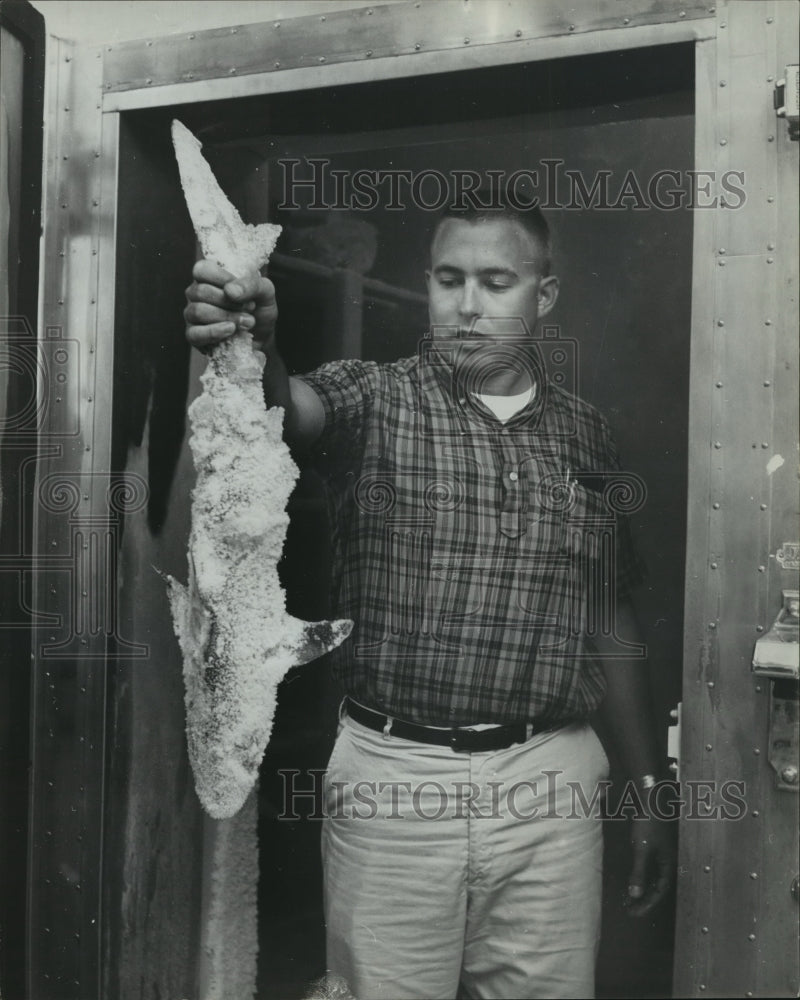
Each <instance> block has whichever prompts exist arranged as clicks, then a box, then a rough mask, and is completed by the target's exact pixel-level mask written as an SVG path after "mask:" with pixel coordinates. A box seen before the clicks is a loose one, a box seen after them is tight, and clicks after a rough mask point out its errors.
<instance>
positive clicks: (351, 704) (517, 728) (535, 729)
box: [344, 698, 566, 753]
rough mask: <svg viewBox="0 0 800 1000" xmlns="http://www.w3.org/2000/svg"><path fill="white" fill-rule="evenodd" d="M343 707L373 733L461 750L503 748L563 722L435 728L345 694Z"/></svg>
mask: <svg viewBox="0 0 800 1000" xmlns="http://www.w3.org/2000/svg"><path fill="white" fill-rule="evenodd" d="M344 705H345V709H346V711H347V714H348V715H349V716H350V718H351V719H355V721H356V722H360V723H361V725H362V726H366V727H367V728H368V729H374V730H375V732H376V733H383V734H384V735H385V736H386V737H387V738H388V737H390V736H398V737H400V739H403V740H416V741H417V742H418V743H431V744H433V745H434V746H440V747H451V748H452V749H453V750H454V751H456V752H460V753H480V752H481V751H486V750H505V748H506V747H510V746H513V744H514V743H524V742H525V741H526V740H529V739H530V738H531V736H535V735H536V734H537V733H543V732H545V731H547V730H548V729H559V728H560V727H561V726H564V725H566V722H554V721H553V720H552V719H550V720H547V721H546V722H545V721H544V720H536V719H534V720H533V721H532V722H528V723H526V722H519V723H516V724H515V725H513V726H495V727H494V728H493V729H469V728H468V727H465V728H453V729H437V728H434V727H433V726H419V725H417V724H416V723H414V722H404V721H403V720H402V719H395V718H393V717H391V716H388V715H382V714H381V713H380V712H373V711H372V709H371V708H365V707H364V706H363V705H359V704H358V702H355V701H353V700H352V699H351V698H345V700H344Z"/></svg>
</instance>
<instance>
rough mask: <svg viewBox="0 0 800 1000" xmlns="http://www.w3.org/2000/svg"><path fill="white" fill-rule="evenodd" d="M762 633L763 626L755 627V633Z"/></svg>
mask: <svg viewBox="0 0 800 1000" xmlns="http://www.w3.org/2000/svg"><path fill="white" fill-rule="evenodd" d="M763 631H764V626H763V625H756V632H763Z"/></svg>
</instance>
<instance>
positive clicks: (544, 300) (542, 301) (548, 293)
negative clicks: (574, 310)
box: [539, 274, 559, 318]
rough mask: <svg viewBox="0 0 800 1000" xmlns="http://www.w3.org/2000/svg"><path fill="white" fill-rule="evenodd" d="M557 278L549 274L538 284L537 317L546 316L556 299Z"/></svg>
mask: <svg viewBox="0 0 800 1000" xmlns="http://www.w3.org/2000/svg"><path fill="white" fill-rule="evenodd" d="M558 288H559V283H558V278H557V277H556V276H555V275H554V274H551V275H550V276H549V277H547V278H542V280H541V281H540V283H539V317H540V318H541V317H542V316H546V315H547V314H548V313H549V312H550V310H551V309H552V308H553V306H554V305H555V304H556V299H558Z"/></svg>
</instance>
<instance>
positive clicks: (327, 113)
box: [115, 45, 694, 998]
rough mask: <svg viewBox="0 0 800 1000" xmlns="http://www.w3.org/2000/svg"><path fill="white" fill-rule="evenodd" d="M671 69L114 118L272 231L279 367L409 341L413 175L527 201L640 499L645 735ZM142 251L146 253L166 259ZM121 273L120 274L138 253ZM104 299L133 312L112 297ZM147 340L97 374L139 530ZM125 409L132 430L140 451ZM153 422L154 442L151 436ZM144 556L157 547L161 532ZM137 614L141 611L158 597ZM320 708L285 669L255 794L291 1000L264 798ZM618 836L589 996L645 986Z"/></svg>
mask: <svg viewBox="0 0 800 1000" xmlns="http://www.w3.org/2000/svg"><path fill="white" fill-rule="evenodd" d="M693 60H694V52H693V47H692V46H691V45H680V46H668V47H660V48H652V49H647V50H630V51H625V52H616V53H610V54H602V55H593V56H584V57H575V58H571V59H562V60H558V61H555V62H552V63H534V64H526V65H519V66H505V67H494V68H488V69H479V70H471V71H467V72H461V73H448V74H442V75H439V76H430V77H425V78H420V79H401V80H392V81H375V82H372V83H369V84H363V85H353V86H347V87H344V86H343V87H336V88H328V89H326V90H324V91H304V92H296V93H291V94H280V95H272V96H269V97H263V98H247V99H242V100H239V101H235V102H233V101H230V102H228V101H226V102H215V103H209V104H194V105H191V106H187V107H185V108H178V109H175V108H173V109H167V110H166V111H165V112H164V111H158V112H136V113H131V114H130V115H128V116H127V118H128V122H129V125H130V127H131V129H132V130H133V131H134V132H137V133H138V134H139V135H140V137H144V140H143V141H145V142H152V143H154V144H155V145H157V146H158V147H159V148H160V149H161V151H162V154H161V162H162V163H164V164H166V163H168V160H169V147H168V124H169V120H170V118H171V117H172V116H173V115H176V116H178V117H180V118H181V119H182V120H183V121H184V122H185V123H186V124H187V125H188V126H189V127H190V128H192V129H193V130H195V132H196V133H197V134H198V135H199V137H200V138H201V139H202V140H203V141H204V143H205V144H206V151H207V152H208V154H209V158H210V159H212V162H213V165H214V167H215V170H216V172H217V174H218V176H219V178H220V181H221V182H222V184H223V187H225V188H226V190H227V191H228V192H229V194H230V195H231V197H232V200H233V201H234V202H235V203H236V204H237V207H238V208H239V209H240V211H241V213H242V215H243V217H244V218H245V219H246V221H248V222H253V223H255V222H261V221H265V220H267V219H269V220H270V221H276V222H280V223H281V224H283V225H284V227H285V233H284V236H283V237H282V242H281V243H280V244H279V246H278V250H277V254H276V257H275V258H274V259H273V263H272V264H271V268H270V276H271V277H272V279H273V280H274V282H275V284H276V288H277V293H278V300H279V306H280V320H279V330H278V337H279V342H280V344H281V347H282V350H283V353H284V356H285V357H286V360H287V363H288V364H289V366H290V367H291V368H292V370H294V371H304V370H310V369H311V368H313V367H315V366H316V365H318V364H319V363H321V362H323V361H325V360H329V359H334V358H338V357H345V356H347V357H355V356H360V357H363V358H365V359H372V360H376V361H379V362H384V361H390V360H395V359H397V358H399V357H403V356H408V355H411V354H413V353H415V352H416V350H417V349H418V344H419V340H420V338H421V336H422V334H423V333H424V331H425V324H426V319H427V314H426V306H425V295H424V292H425V289H424V282H423V271H424V268H425V264H426V260H427V243H428V239H429V235H430V230H431V225H432V222H433V220H434V218H435V212H433V211H432V210H430V208H429V209H426V208H425V207H420V206H419V205H416V206H415V205H414V204H413V198H410V197H409V196H408V187H409V185H410V183H413V179H414V178H417V179H418V178H420V176H421V175H422V174H423V173H425V172H427V179H426V180H425V182H424V184H422V182H420V187H419V189H418V191H417V193H418V194H421V197H422V198H423V199H425V200H426V201H427V203H428V205H429V206H430V205H431V204H432V203H433V202H434V201H435V200H436V188H437V185H438V184H439V181H438V180H437V178H445V182H446V183H448V184H450V183H455V181H454V180H453V179H454V178H456V176H457V175H459V173H461V174H463V173H464V172H465V171H474V172H476V173H478V174H481V175H485V174H486V173H487V172H488V171H502V172H504V173H505V175H506V176H507V177H508V176H511V175H513V174H515V173H518V174H519V175H520V176H521V177H523V175H524V178H523V179H524V184H523V183H522V181H521V182H520V183H521V187H520V191H521V192H523V196H524V197H526V198H527V197H529V194H530V192H533V193H534V194H536V195H538V197H539V198H540V200H541V204H542V207H543V209H544V210H545V212H546V214H547V216H548V220H549V221H550V224H551V226H552V229H553V231H554V234H555V245H556V247H555V263H554V271H555V272H556V273H557V274H559V276H560V277H561V282H562V293H561V298H560V301H559V303H558V306H557V309H556V311H555V312H554V313H553V314H552V315H551V317H550V321H551V322H552V324H553V325H554V327H557V333H558V335H559V338H560V339H561V341H562V342H563V345H565V346H566V349H565V350H564V351H563V354H564V357H563V359H562V360H560V361H559V362H558V363H559V364H561V365H562V366H563V372H564V377H565V378H566V379H567V380H568V382H567V385H568V387H569V388H573V389H574V391H576V392H577V393H578V394H579V395H581V396H582V397H583V398H584V399H586V400H587V401H588V402H590V403H592V404H594V405H595V406H597V408H598V409H599V410H600V411H601V412H602V413H604V414H605V415H606V417H607V418H608V419H609V421H610V423H611V425H612V427H613V429H614V431H615V434H616V438H617V442H618V444H619V447H620V451H621V455H622V461H623V467H624V468H625V469H627V470H630V471H632V472H635V473H637V474H638V475H639V476H640V477H641V478H642V479H643V480H644V481H645V483H646V485H647V503H646V505H645V506H644V508H643V509H642V510H641V511H639V512H638V513H637V515H636V519H635V522H634V531H635V535H636V540H637V544H638V546H639V549H640V551H641V553H642V555H643V558H644V561H645V562H646V564H647V565H648V567H649V577H648V581H647V583H646V584H645V585H644V586H643V588H642V589H641V592H640V593H639V594H638V595H637V605H638V609H639V613H640V617H641V621H642V624H643V627H644V632H645V639H646V642H647V644H648V647H649V650H650V670H651V674H652V678H653V685H654V690H655V697H656V707H657V715H658V719H659V724H660V727H661V729H662V733H663V738H664V739H665V737H666V728H667V725H668V713H669V710H670V709H671V708H672V707H674V705H675V704H676V703H677V702H678V700H679V699H680V689H681V667H680V665H681V659H682V642H683V635H682V631H683V595H684V585H683V577H684V550H685V534H686V528H685V508H686V465H687V454H686V453H687V443H686V442H687V426H688V373H689V337H690V303H691V268H692V251H691V248H692V214H691V210H690V206H691V183H692V182H691V173H690V172H691V170H692V169H693V166H694V163H693V143H694V61H693ZM323 161H324V165H323V166H320V164H321V163H322V162H323ZM126 169H129V170H131V171H135V170H136V169H137V168H136V167H135V165H130V166H129V168H126ZM315 171H316V173H315ZM337 172H338V173H337ZM357 172H362V174H361V176H362V178H364V177H366V178H381V177H382V178H383V181H381V182H378V180H376V181H375V186H376V188H377V200H376V203H375V205H374V207H369V206H368V203H369V201H370V198H369V197H368V196H367V195H364V197H363V198H361V199H358V198H354V197H353V196H352V190H350V194H349V195H348V193H347V191H345V192H344V196H343V198H339V194H340V193H341V192H338V191H337V183H338V182H337V180H336V177H337V176H339V177H345V178H349V179H350V180H351V181H352V179H353V178H354V177H355V175H356V173H357ZM323 175H324V176H323ZM401 175H402V176H404V177H411V178H412V182H406V181H402V180H400V181H397V183H398V184H399V185H400V187H399V188H398V189H397V190H396V196H397V200H398V201H400V202H401V203H402V207H401V208H397V207H394V208H392V207H389V205H390V201H391V197H392V194H391V190H390V186H389V185H390V184H391V183H392V182H391V181H389V180H388V178H389V177H390V176H394V177H395V178H399V177H401ZM534 175H535V177H534ZM320 177H322V180H319V178H320ZM318 180H319V182H318ZM403 185H406V187H405V188H403ZM525 185H527V187H526V186H525ZM362 190H363V189H362ZM404 190H405V193H403V192H404ZM418 200H419V199H418ZM365 204H367V207H365ZM337 205H338V206H339V207H337ZM281 206H283V207H281ZM295 206H296V207H295ZM136 215H137V214H136V213H135V212H133V211H132V210H131V211H129V212H128V214H127V216H126V218H125V219H124V220H123V230H122V231H123V232H124V231H125V229H124V226H128V227H131V228H130V231H131V232H133V231H134V230H135V228H136V226H137V225H139V224H140V222H139V221H137V217H136ZM180 240H183V242H182V244H181V248H182V249H181V250H180V253H181V254H183V255H184V257H183V258H182V259H181V260H180V261H179V263H178V266H177V267H175V268H172V272H173V273H175V274H176V280H177V272H178V271H180V270H181V268H183V274H184V278H183V279H182V280H181V283H180V284H177V289H178V290H179V291H180V289H182V287H183V285H184V284H186V283H187V282H188V275H189V271H190V269H191V258H190V250H189V249H188V247H189V243H190V241H189V242H187V240H186V237H185V232H184V233H183V235H182V236H181V237H180ZM180 240H179V238H178V237H177V236H176V237H172V238H171V250H170V251H169V252H172V253H178V249H177V247H178V243H179V242H180ZM145 242H146V241H145ZM168 242H170V241H168ZM156 243H157V241H156V242H153V241H152V240H151V248H152V253H153V260H154V261H155V260H156V257H157V256H158V255H159V254H162V253H164V252H165V251H166V250H168V249H169V248H168V247H167V246H166V244H165V245H164V246H162V247H160V248H158V247H157V246H156ZM120 245H121V246H123V245H124V241H122V242H121V244H120ZM137 261H138V264H137V266H142V256H141V253H140V254H139V255H138V256H137ZM159 266H160V265H159ZM127 295H128V296H129V299H128V301H129V303H130V305H131V306H133V305H135V301H136V293H135V291H134V290H133V288H132V287H129V289H128V292H127ZM179 298H180V295H177V296H176V295H175V294H174V293H173V294H172V296H171V308H173V309H174V311H175V319H174V322H173V324H172V328H171V331H170V332H169V334H168V336H169V337H170V338H172V340H174V339H175V338H178V340H179V339H180V332H179V330H180V318H179V315H178V314H179V303H178V299H179ZM119 314H120V313H118V315H119ZM164 329H165V330H166V327H165V328H164ZM164 336H167V334H166V332H164V333H157V334H156V335H155V336H149V339H147V340H145V341H144V342H141V341H140V342H139V343H138V348H137V349H138V350H139V354H138V355H137V358H136V359H134V358H133V355H132V353H131V352H132V350H133V349H132V348H131V347H128V348H127V351H128V354H127V361H124V357H123V355H124V351H125V350H126V349H125V348H124V347H123V348H121V349H122V351H123V354H121V355H120V356H119V357H120V360H119V361H118V365H121V366H123V365H124V364H127V365H129V366H132V365H140V366H141V365H145V366H146V367H147V369H148V372H149V373H150V381H149V382H148V386H154V387H155V388H154V395H153V400H152V404H150V405H149V410H148V404H147V398H146V397H143V396H142V395H141V383H139V385H138V387H136V386H137V383H136V380H135V379H133V380H132V379H129V378H124V377H119V378H118V382H117V386H116V389H115V408H116V409H115V412H116V414H117V416H115V426H116V425H118V426H119V427H120V428H122V421H123V417H122V414H123V413H124V412H125V409H126V399H127V400H133V401H134V402H135V403H136V405H135V406H134V407H133V408H132V409H131V408H128V411H127V415H126V416H125V417H124V420H125V421H127V426H128V430H127V431H124V430H123V429H121V430H120V432H119V434H118V436H117V455H118V457H119V458H120V464H119V467H120V468H122V467H123V466H124V464H125V458H124V455H125V451H126V448H127V447H128V445H129V444H130V443H131V441H133V440H135V439H136V437H137V435H138V442H137V444H138V445H139V446H142V445H143V446H144V447H146V448H148V449H149V452H150V458H151V462H150V471H151V480H152V481H151V490H154V494H153V495H154V496H155V500H154V501H153V502H152V505H151V511H150V515H151V517H150V523H149V529H148V530H149V531H150V532H151V534H152V537H153V538H155V537H156V536H157V535H159V534H160V533H162V532H164V531H165V530H168V529H169V527H170V526H172V527H173V528H174V527H175V526H176V525H178V524H181V523H185V522H186V520H187V519H188V506H186V505H187V504H188V487H187V480H189V481H190V476H191V472H190V467H189V465H187V462H186V443H185V441H184V442H183V445H182V450H181V447H180V446H179V445H180V443H179V441H177V440H176V439H175V434H174V420H175V416H176V408H175V389H176V382H175V380H174V378H172V377H171V376H172V375H174V373H175V372H176V371H178V370H179V371H180V372H182V378H183V377H185V374H186V372H187V371H188V365H187V359H186V353H185V352H184V351H183V349H182V347H177V346H175V344H172V340H171V341H170V343H171V344H172V347H170V351H171V352H172V354H171V359H172V360H169V361H165V353H164V346H163V344H162V343H161V342H160V338H162V339H163V337H164ZM118 339H119V334H118ZM173 348H174V350H173ZM119 370H120V372H124V371H128V372H129V371H130V370H131V369H130V367H129V368H128V369H125V368H124V367H120V369H119ZM184 384H185V383H181V386H180V387H179V388H181V390H182V387H183V385H184ZM148 391H149V389H148ZM166 400H170V402H169V405H168V406H167V405H162V404H165V401H166ZM182 402H183V401H182ZM145 418H146V419H147V420H149V422H150V431H149V437H148V438H147V440H145V441H143V440H142V427H143V426H144V421H145ZM137 420H138V423H136V421H137ZM159 422H160V426H161V427H162V428H163V427H170V428H171V432H170V433H171V437H168V438H167V439H165V438H164V437H163V436H159V434H158V433H157V431H158V426H159ZM134 424H135V425H136V426H134ZM154 432H156V433H154ZM148 442H150V443H148ZM115 467H117V466H115ZM171 484H173V485H172V486H171ZM175 484H176V485H175ZM180 505H183V506H182V507H181V509H178V507H179V506H180ZM290 510H291V514H292V527H291V529H290V533H289V538H288V541H287V547H286V551H285V557H284V560H283V565H282V572H283V578H284V581H285V585H286V588H287V592H288V604H289V611H290V612H291V613H292V614H294V615H297V616H298V617H302V618H306V619H318V618H322V617H325V616H326V615H327V613H328V609H327V582H326V577H327V572H328V558H327V548H328V539H327V528H326V524H325V514H324V504H323V502H322V498H321V492H320V487H319V483H318V482H315V481H314V479H313V477H311V476H304V477H303V478H302V479H301V482H300V485H299V486H298V489H297V491H296V493H295V495H294V497H293V499H292V501H291V504H290ZM165 525H166V526H167V527H166V529H165ZM163 537H164V536H163V535H162V538H163ZM159 544H161V545H162V548H163V547H164V546H167V547H168V548H169V549H170V550H172V549H174V548H175V546H176V542H175V540H174V539H173V540H172V541H169V540H164V541H163V542H162V543H159ZM161 565H162V566H163V562H162V563H161ZM131 583H132V585H133V586H134V587H136V586H145V585H150V584H151V583H152V581H149V580H148V581H146V584H145V579H144V577H142V578H141V579H138V578H137V580H132V581H131ZM141 614H143V615H145V616H146V615H150V614H152V615H153V616H163V614H164V605H163V602H162V603H161V604H158V605H157V606H156V605H153V607H152V608H151V609H148V610H147V611H145V612H141ZM159 622H160V624H159V626H158V628H159V633H160V634H161V635H167V634H168V630H165V628H164V623H163V621H161V620H160V618H159ZM338 701H339V693H338V691H337V689H336V685H335V683H334V682H333V680H332V678H331V676H330V671H329V669H328V667H327V665H326V662H325V661H324V660H323V661H317V662H315V663H312V664H309V665H307V666H306V667H304V668H302V669H300V670H295V671H293V672H292V673H291V674H290V675H289V676H288V677H287V678H286V680H285V681H284V683H283V685H282V687H281V691H280V697H279V704H278V712H277V716H276V720H275V727H274V730H273V736H272V740H271V743H270V746H269V748H268V750H267V754H266V756H265V759H264V763H263V765H262V769H261V784H260V793H259V812H260V829H259V837H260V871H261V874H260V885H259V911H260V913H259V935H260V967H259V996H260V997H264V998H267V997H271V996H281V997H285V998H291V997H301V996H303V995H304V993H305V992H306V991H307V989H308V986H309V983H310V982H311V981H312V980H314V979H315V978H317V977H318V976H320V975H322V974H323V972H324V969H325V960H324V928H323V921H322V905H321V903H322V884H321V879H322V876H321V866H320V861H319V831H320V821H319V818H318V808H317V806H318V803H317V802H315V800H314V797H313V795H312V796H306V797H303V796H302V795H298V796H296V797H295V798H294V799H293V800H292V801H290V802H287V791H290V790H291V789H294V790H295V791H300V792H302V791H307V790H313V789H314V788H315V787H317V788H319V787H320V786H319V781H318V776H319V775H320V773H321V772H322V771H324V769H325V766H326V762H327V758H328V755H329V752H330V747H331V744H332V741H333V736H334V732H335V727H336V718H337V706H338ZM614 763H615V762H614V761H613V757H612V765H613V764H614ZM134 780H136V779H134ZM292 813H294V814H296V815H298V816H299V817H300V818H297V819H294V818H289V817H290V816H291V815H292ZM627 840H628V836H627V829H626V828H625V824H622V823H613V822H609V823H607V829H606V875H605V902H604V930H603V940H602V945H601V953H600V958H599V963H598V984H597V985H598V995H600V996H631V997H633V996H668V995H669V994H670V990H671V966H672V909H673V907H674V902H673V901H672V900H668V901H667V902H666V904H664V905H662V906H661V908H660V909H659V910H658V911H657V912H655V913H654V914H653V915H652V917H650V918H647V919H645V920H643V921H640V922H633V921H630V920H629V919H628V918H627V916H626V914H625V912H624V908H623V906H622V903H621V900H622V899H623V897H624V893H625V885H626V879H627V870H626V865H627V860H626V854H627Z"/></svg>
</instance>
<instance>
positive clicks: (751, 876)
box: [750, 872, 758, 881]
mask: <svg viewBox="0 0 800 1000" xmlns="http://www.w3.org/2000/svg"><path fill="white" fill-rule="evenodd" d="M750 878H751V879H753V881H755V880H756V879H757V878H758V872H750Z"/></svg>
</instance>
